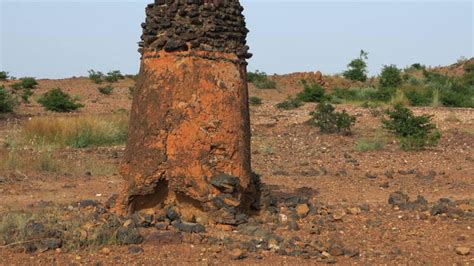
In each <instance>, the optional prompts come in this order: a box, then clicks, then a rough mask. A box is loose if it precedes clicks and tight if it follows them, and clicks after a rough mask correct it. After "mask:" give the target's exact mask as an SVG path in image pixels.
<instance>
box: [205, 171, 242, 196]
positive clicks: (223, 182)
mask: <svg viewBox="0 0 474 266" xmlns="http://www.w3.org/2000/svg"><path fill="white" fill-rule="evenodd" d="M211 184H212V185H213V186H214V187H216V188H217V189H219V190H221V191H222V192H224V193H233V192H234V190H235V188H236V187H237V186H238V185H239V184H240V181H239V179H238V178H236V177H235V176H231V175H227V174H224V173H220V174H217V175H215V176H213V177H212V178H211Z"/></svg>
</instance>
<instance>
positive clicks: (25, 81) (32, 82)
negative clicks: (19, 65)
mask: <svg viewBox="0 0 474 266" xmlns="http://www.w3.org/2000/svg"><path fill="white" fill-rule="evenodd" d="M20 81H21V83H20V84H21V87H22V88H23V89H30V90H32V89H34V88H36V86H38V82H37V81H36V79H35V78H32V77H24V78H21V79H20Z"/></svg>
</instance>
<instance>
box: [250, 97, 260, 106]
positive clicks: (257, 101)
mask: <svg viewBox="0 0 474 266" xmlns="http://www.w3.org/2000/svg"><path fill="white" fill-rule="evenodd" d="M249 104H250V105H252V106H257V105H261V104H262V99H261V98H259V97H256V96H252V97H250V98H249Z"/></svg>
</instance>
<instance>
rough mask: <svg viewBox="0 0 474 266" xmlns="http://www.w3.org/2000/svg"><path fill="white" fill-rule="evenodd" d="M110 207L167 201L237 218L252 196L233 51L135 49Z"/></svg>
mask: <svg viewBox="0 0 474 266" xmlns="http://www.w3.org/2000/svg"><path fill="white" fill-rule="evenodd" d="M121 174H122V175H123V176H124V178H125V180H126V185H125V188H124V189H123V192H122V194H121V196H120V198H119V202H118V203H117V211H118V212H119V213H121V214H131V213H133V212H136V211H140V210H144V209H154V208H155V209H160V208H166V207H169V206H173V207H174V208H175V209H177V210H180V211H181V212H194V213H195V214H193V215H195V216H196V217H197V216H208V217H209V218H212V220H214V221H215V222H218V223H224V224H235V223H239V219H240V218H242V217H243V216H242V213H245V212H247V211H248V210H249V208H250V206H251V204H252V203H253V200H254V199H255V198H256V194H257V188H256V187H257V186H258V180H257V178H256V177H254V176H253V175H252V172H251V165H250V121H249V113H248V90H247V82H246V66H245V65H244V64H241V63H240V61H239V59H238V57H237V56H236V55H234V54H223V53H217V52H203V51H193V52H174V53H166V52H164V51H162V52H155V53H145V54H144V55H143V59H142V63H141V69H140V74H139V80H138V83H137V87H136V91H135V95H134V100H133V105H132V111H131V124H130V130H129V141H128V144H127V149H126V152H125V158H124V162H123V164H122V168H121Z"/></svg>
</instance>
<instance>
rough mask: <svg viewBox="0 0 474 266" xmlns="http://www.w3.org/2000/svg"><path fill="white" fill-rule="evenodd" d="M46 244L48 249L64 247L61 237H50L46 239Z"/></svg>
mask: <svg viewBox="0 0 474 266" xmlns="http://www.w3.org/2000/svg"><path fill="white" fill-rule="evenodd" d="M44 245H45V246H46V248H47V249H50V250H53V249H57V248H60V247H62V245H63V241H62V240H61V239H56V238H53V239H48V240H45V241H44Z"/></svg>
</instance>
